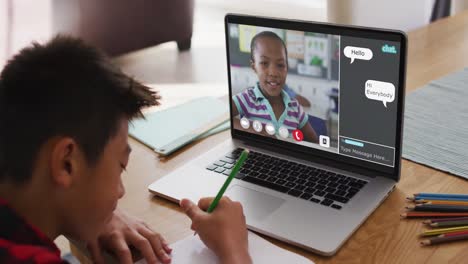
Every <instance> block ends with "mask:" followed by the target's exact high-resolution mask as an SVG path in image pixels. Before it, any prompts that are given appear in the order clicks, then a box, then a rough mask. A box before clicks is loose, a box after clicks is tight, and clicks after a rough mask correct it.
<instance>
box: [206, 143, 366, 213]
mask: <svg viewBox="0 0 468 264" xmlns="http://www.w3.org/2000/svg"><path fill="white" fill-rule="evenodd" d="M241 152H242V149H240V148H238V149H235V150H234V151H232V152H229V153H227V154H226V155H224V157H221V158H220V159H219V160H217V161H215V162H214V163H213V164H210V165H209V166H208V167H207V168H206V169H208V170H210V171H214V172H217V173H219V174H221V175H226V176H227V175H229V174H230V173H231V170H232V168H233V167H234V164H235V162H236V160H237V159H238V158H239V156H240V154H241ZM236 178H237V179H240V180H243V181H246V182H250V183H253V184H256V185H260V186H262V187H266V188H269V189H272V190H275V191H279V192H282V193H286V194H288V195H291V196H294V197H298V198H301V199H304V200H308V201H310V202H313V203H318V204H321V205H324V206H329V207H331V208H334V209H337V210H339V209H341V208H342V207H343V206H344V205H345V204H346V203H348V202H349V200H350V199H351V198H353V197H354V196H355V195H356V194H357V193H358V192H359V191H360V190H361V189H362V188H363V187H364V186H365V185H366V184H367V181H364V180H361V179H356V178H353V177H349V176H345V175H342V174H337V173H334V172H331V171H326V170H322V169H318V168H315V167H311V166H307V165H304V164H299V163H296V162H293V161H288V160H284V159H280V158H276V157H272V156H269V155H265V154H262V153H259V152H254V151H250V153H249V156H248V158H247V160H246V161H245V162H244V164H243V166H242V168H241V169H240V171H239V173H238V174H237V175H236Z"/></svg>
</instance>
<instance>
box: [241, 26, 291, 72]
mask: <svg viewBox="0 0 468 264" xmlns="http://www.w3.org/2000/svg"><path fill="white" fill-rule="evenodd" d="M259 38H273V39H276V40H278V41H279V42H281V44H282V45H283V48H284V54H285V55H286V64H287V63H288V49H287V48H286V44H285V43H284V41H283V39H281V38H280V37H279V36H278V35H276V33H274V32H272V31H262V32H260V33H257V35H255V36H254V37H253V38H252V41H251V42H250V59H251V60H252V61H255V60H254V52H255V48H256V47H257V41H258V39H259Z"/></svg>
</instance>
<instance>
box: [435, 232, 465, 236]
mask: <svg viewBox="0 0 468 264" xmlns="http://www.w3.org/2000/svg"><path fill="white" fill-rule="evenodd" d="M458 235H468V231H457V232H450V233H445V234H440V235H438V236H437V237H448V236H458Z"/></svg>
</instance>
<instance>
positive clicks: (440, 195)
mask: <svg viewBox="0 0 468 264" xmlns="http://www.w3.org/2000/svg"><path fill="white" fill-rule="evenodd" d="M414 197H438V198H458V199H467V200H468V194H452V193H415V194H414Z"/></svg>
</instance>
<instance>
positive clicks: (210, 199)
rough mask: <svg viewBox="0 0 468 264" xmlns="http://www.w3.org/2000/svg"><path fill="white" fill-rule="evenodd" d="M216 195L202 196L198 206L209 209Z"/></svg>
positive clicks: (204, 209)
mask: <svg viewBox="0 0 468 264" xmlns="http://www.w3.org/2000/svg"><path fill="white" fill-rule="evenodd" d="M213 200H214V197H205V198H201V199H200V201H198V207H200V209H202V210H203V211H206V210H208V207H210V204H211V202H213Z"/></svg>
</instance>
